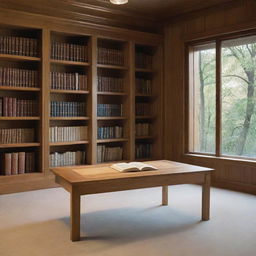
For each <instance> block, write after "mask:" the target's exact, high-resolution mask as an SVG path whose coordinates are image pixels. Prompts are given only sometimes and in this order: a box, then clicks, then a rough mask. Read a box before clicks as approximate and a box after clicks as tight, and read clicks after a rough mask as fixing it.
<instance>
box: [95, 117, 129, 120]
mask: <svg viewBox="0 0 256 256" xmlns="http://www.w3.org/2000/svg"><path fill="white" fill-rule="evenodd" d="M125 119H127V117H124V116H100V117H97V120H125Z"/></svg>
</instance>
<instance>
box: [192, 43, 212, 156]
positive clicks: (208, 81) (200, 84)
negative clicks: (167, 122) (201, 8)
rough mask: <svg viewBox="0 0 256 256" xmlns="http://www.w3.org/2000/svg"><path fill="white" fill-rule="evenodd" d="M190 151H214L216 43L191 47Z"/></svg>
mask: <svg viewBox="0 0 256 256" xmlns="http://www.w3.org/2000/svg"><path fill="white" fill-rule="evenodd" d="M189 58H190V62H191V64H192V65H191V67H192V70H191V72H190V79H191V85H192V86H191V96H192V97H191V102H190V111H191V118H190V120H191V134H190V139H191V140H190V144H191V145H190V146H191V151H193V152H201V153H214V152H215V124H216V122H215V119H216V117H215V108H216V100H215V92H216V79H215V73H216V72H215V70H216V50H215V44H205V45H200V46H194V47H192V48H191V53H190V56H189Z"/></svg>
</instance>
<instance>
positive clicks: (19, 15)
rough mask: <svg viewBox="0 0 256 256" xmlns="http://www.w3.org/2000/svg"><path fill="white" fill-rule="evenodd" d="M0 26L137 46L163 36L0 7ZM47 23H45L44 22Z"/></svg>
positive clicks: (160, 39)
mask: <svg viewBox="0 0 256 256" xmlns="http://www.w3.org/2000/svg"><path fill="white" fill-rule="evenodd" d="M0 16H1V21H0V23H1V24H4V25H5V26H12V27H13V26H16V27H22V28H25V29H26V28H29V29H40V30H43V29H45V30H49V31H50V32H57V33H65V34H73V35H83V36H88V37H90V36H95V37H99V38H102V39H103V38H105V39H113V40H118V41H130V40H131V41H134V42H135V43H138V44H146V45H152V46H153V45H159V44H162V43H163V41H164V37H163V34H156V33H149V32H143V31H137V30H132V29H127V28H120V27H114V26H108V25H100V24H95V23H94V22H93V21H92V22H85V21H81V20H71V19H67V18H59V17H52V16H44V15H39V14H35V13H28V12H21V11H16V10H10V9H6V8H1V7H0ZM46 21H47V22H46Z"/></svg>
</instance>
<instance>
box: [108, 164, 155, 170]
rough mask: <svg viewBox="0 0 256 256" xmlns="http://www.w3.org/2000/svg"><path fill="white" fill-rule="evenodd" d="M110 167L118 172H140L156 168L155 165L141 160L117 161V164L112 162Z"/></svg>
mask: <svg viewBox="0 0 256 256" xmlns="http://www.w3.org/2000/svg"><path fill="white" fill-rule="evenodd" d="M110 167H111V168H113V169H115V170H117V171H119V172H140V171H149V170H157V168H156V167H155V166H153V165H149V164H144V163H141V162H130V163H119V164H113V165H111V166H110Z"/></svg>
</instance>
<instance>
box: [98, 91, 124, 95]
mask: <svg viewBox="0 0 256 256" xmlns="http://www.w3.org/2000/svg"><path fill="white" fill-rule="evenodd" d="M97 94H98V95H106V96H108V95H109V96H127V95H128V93H125V92H97Z"/></svg>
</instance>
